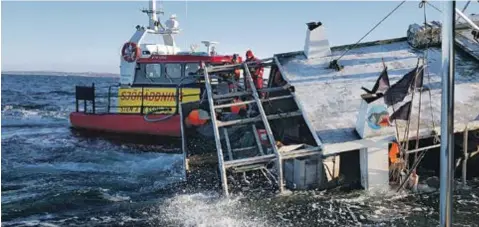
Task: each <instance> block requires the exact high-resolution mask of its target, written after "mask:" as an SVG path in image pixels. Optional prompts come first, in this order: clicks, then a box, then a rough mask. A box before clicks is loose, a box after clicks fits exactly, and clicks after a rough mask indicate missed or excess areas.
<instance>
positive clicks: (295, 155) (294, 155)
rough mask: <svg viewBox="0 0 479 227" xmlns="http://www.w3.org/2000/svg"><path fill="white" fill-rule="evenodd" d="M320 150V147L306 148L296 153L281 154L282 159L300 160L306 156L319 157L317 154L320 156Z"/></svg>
mask: <svg viewBox="0 0 479 227" xmlns="http://www.w3.org/2000/svg"><path fill="white" fill-rule="evenodd" d="M320 150H321V148H320V147H311V148H305V149H300V150H295V151H287V152H281V158H282V159H293V158H299V157H304V156H310V155H317V154H320Z"/></svg>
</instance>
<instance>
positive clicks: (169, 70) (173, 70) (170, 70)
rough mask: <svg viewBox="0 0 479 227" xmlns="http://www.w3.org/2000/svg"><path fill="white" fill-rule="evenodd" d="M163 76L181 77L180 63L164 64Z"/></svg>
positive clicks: (170, 77)
mask: <svg viewBox="0 0 479 227" xmlns="http://www.w3.org/2000/svg"><path fill="white" fill-rule="evenodd" d="M164 67H165V71H164V73H165V77H166V78H167V79H180V78H181V64H165V66H164Z"/></svg>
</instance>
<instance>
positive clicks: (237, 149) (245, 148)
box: [233, 146, 256, 152]
mask: <svg viewBox="0 0 479 227" xmlns="http://www.w3.org/2000/svg"><path fill="white" fill-rule="evenodd" d="M253 149H256V146H251V147H242V148H235V149H233V152H236V151H247V150H253Z"/></svg>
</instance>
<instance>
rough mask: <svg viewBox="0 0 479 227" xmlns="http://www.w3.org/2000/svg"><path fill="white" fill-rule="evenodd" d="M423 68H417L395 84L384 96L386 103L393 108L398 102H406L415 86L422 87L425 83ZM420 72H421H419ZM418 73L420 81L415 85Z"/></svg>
mask: <svg viewBox="0 0 479 227" xmlns="http://www.w3.org/2000/svg"><path fill="white" fill-rule="evenodd" d="M422 68H423V67H422V66H421V67H420V68H418V67H416V68H414V69H413V70H411V71H410V72H408V73H407V74H406V75H404V76H403V77H402V78H401V79H400V80H399V81H398V82H396V83H395V84H393V85H392V86H391V87H390V88H389V89H388V90H387V91H386V93H385V94H384V103H386V105H388V106H392V105H394V104H396V103H398V102H401V101H403V100H404V98H405V97H406V96H407V95H408V94H409V89H410V88H412V86H413V84H414V85H415V86H416V87H417V86H418V85H420V86H422V82H423V76H422V75H423V73H422V72H423V70H422ZM418 70H420V71H418ZM416 73H419V75H418V77H419V76H420V78H418V80H416V83H414V82H415V81H414V77H415V76H416Z"/></svg>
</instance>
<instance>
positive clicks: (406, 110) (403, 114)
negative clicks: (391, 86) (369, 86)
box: [389, 101, 412, 121]
mask: <svg viewBox="0 0 479 227" xmlns="http://www.w3.org/2000/svg"><path fill="white" fill-rule="evenodd" d="M411 102H412V101H409V102H407V103H406V104H404V105H402V106H401V107H399V109H398V110H396V112H394V113H393V114H392V115H391V117H389V119H390V120H391V121H392V120H395V119H396V120H405V121H407V120H409V115H411Z"/></svg>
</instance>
